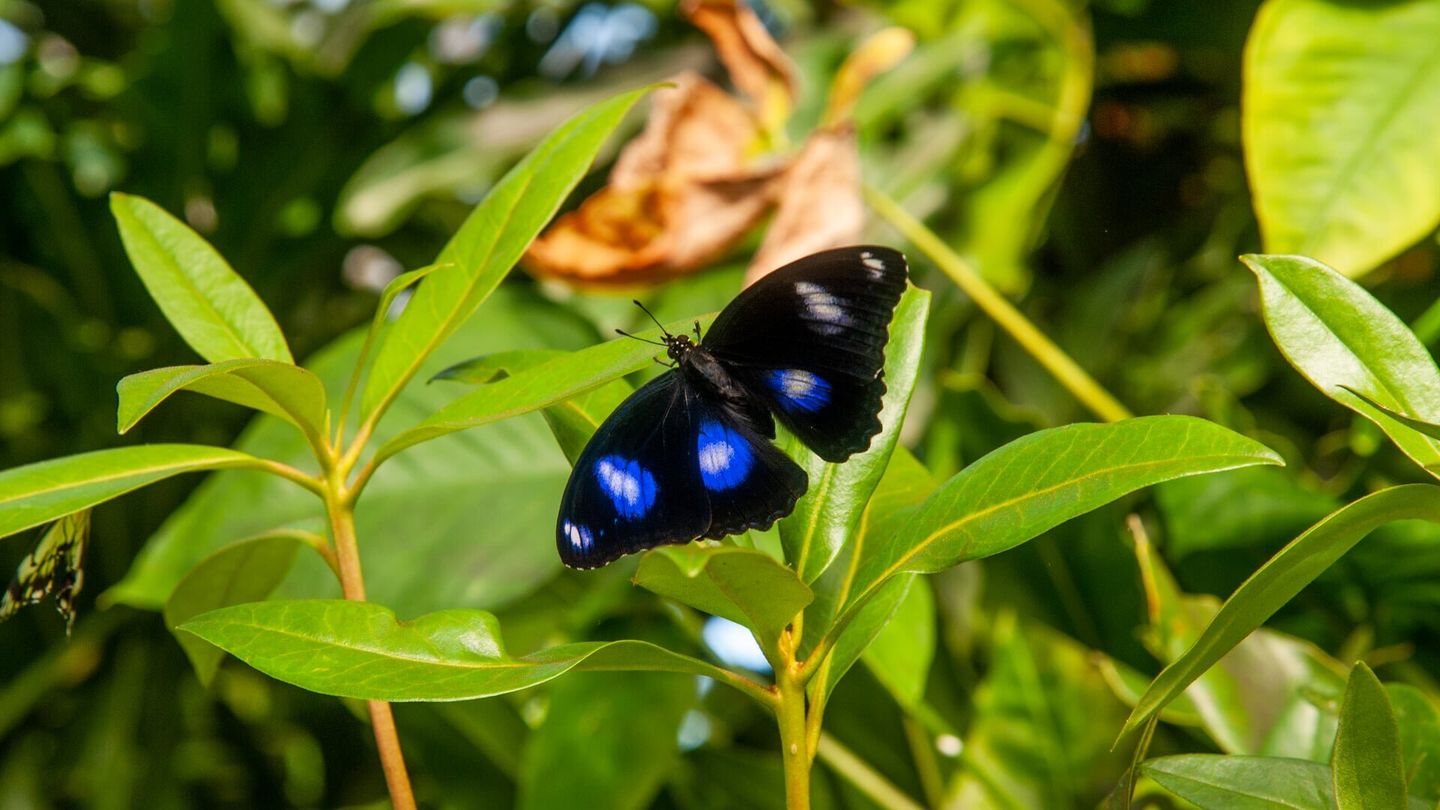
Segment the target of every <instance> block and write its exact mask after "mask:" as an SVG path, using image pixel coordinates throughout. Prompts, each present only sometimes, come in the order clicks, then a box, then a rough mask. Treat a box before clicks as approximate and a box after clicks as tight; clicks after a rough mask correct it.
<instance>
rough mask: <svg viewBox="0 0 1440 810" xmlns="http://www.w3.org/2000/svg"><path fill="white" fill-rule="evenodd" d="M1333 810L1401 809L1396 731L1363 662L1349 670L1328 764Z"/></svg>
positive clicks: (1401, 770) (1402, 791) (1402, 786)
mask: <svg viewBox="0 0 1440 810" xmlns="http://www.w3.org/2000/svg"><path fill="white" fill-rule="evenodd" d="M1330 770H1331V772H1332V773H1333V775H1334V779H1335V804H1336V806H1337V807H1338V808H1339V810H1404V808H1405V761H1404V758H1403V756H1402V754H1401V751H1400V728H1399V726H1397V725H1396V724H1395V712H1394V710H1393V709H1391V708H1390V698H1389V697H1387V696H1386V694H1385V687H1384V686H1382V685H1381V684H1380V679H1379V678H1377V677H1375V673H1374V672H1371V671H1370V667H1367V666H1365V663H1364V662H1363V661H1361V662H1359V663H1357V664H1355V668H1354V669H1353V670H1351V671H1350V683H1349V684H1348V685H1347V686H1346V687H1345V699H1344V700H1343V701H1341V703H1340V729H1339V730H1338V731H1337V732H1336V733H1335V754H1334V757H1333V758H1332V759H1331V760H1330Z"/></svg>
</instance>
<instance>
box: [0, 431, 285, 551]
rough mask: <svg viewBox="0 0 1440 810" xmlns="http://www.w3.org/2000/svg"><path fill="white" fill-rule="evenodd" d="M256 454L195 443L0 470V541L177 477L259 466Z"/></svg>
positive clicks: (85, 455) (113, 451) (124, 449)
mask: <svg viewBox="0 0 1440 810" xmlns="http://www.w3.org/2000/svg"><path fill="white" fill-rule="evenodd" d="M262 465H263V462H262V461H261V460H260V459H258V458H255V457H254V456H251V455H247V454H245V453H239V452H236V451H234V450H226V449H224V448H221V447H206V446H204V445H198V444H147V445H138V446H135V447H117V448H113V449H110V450H96V451H94V452H91V453H81V454H79V455H75V456H65V457H64V458H57V459H51V460H49V461H41V462H38V463H35V464H27V465H25V466H23V467H15V468H13V469H9V470H5V471H3V472H0V537H6V536H8V535H12V534H15V533H16V532H21V531H24V530H26V529H29V528H31V527H33V526H39V525H40V524H42V523H47V522H49V521H52V520H55V519H56V518H59V517H62V516H64V515H68V514H71V513H72V512H78V511H80V510H81V509H88V508H89V507H92V506H94V505H95V504H97V503H104V502H105V501H108V500H110V499H111V498H115V497H118V496H120V495H124V494H125V493H127V492H129V491H131V490H134V489H139V488H140V487H143V486H145V485H146V484H153V483H155V482H156V481H161V480H164V479H166V478H169V477H170V476H172V475H179V474H180V473H187V472H198V471H200V470H220V469H226V468H234V467H260V466H262Z"/></svg>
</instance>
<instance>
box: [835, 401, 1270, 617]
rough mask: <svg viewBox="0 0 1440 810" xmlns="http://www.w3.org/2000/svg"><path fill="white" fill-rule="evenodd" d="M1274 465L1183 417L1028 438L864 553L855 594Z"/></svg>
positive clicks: (970, 471)
mask: <svg viewBox="0 0 1440 810" xmlns="http://www.w3.org/2000/svg"><path fill="white" fill-rule="evenodd" d="M1278 463H1280V458H1279V457H1278V456H1277V455H1275V453H1273V452H1272V451H1270V450H1269V449H1267V448H1266V447H1265V446H1264V445H1261V444H1259V443H1258V442H1255V441H1253V440H1251V439H1247V438H1245V437H1244V436H1240V435H1239V434H1236V433H1233V432H1231V431H1229V430H1227V429H1225V428H1223V427H1220V426H1219V425H1216V424H1213V423H1210V422H1206V421H1204V420H1201V419H1195V418H1193V417H1188V416H1148V417H1140V418H1137V419H1127V420H1124V421H1121V422H1116V423H1112V424H1075V425H1067V426H1065V427H1061V428H1053V429H1051V430H1043V431H1040V432H1038V433H1033V434H1030V435H1029V436H1025V437H1023V438H1021V439H1019V440H1017V441H1014V442H1011V443H1010V444H1008V445H1005V446H1004V447H1002V448H1000V449H999V450H996V451H995V452H993V453H990V454H989V455H987V456H985V457H984V458H981V459H980V460H979V461H976V462H975V463H974V464H972V465H970V466H969V467H967V468H965V469H964V470H962V471H961V472H960V473H958V474H957V475H955V476H954V477H953V478H951V479H950V480H949V481H947V482H945V484H943V485H942V486H941V487H940V489H939V490H938V491H936V492H935V494H933V495H931V496H930V498H929V499H928V500H927V501H926V502H925V503H924V504H923V505H922V506H921V507H920V509H919V510H918V511H917V512H916V513H915V514H914V515H913V516H912V517H911V518H910V519H909V520H907V521H906V522H905V525H904V526H903V527H902V528H901V530H900V531H899V532H898V533H897V535H896V536H895V537H894V538H893V539H890V540H888V541H882V542H881V543H878V544H874V545H872V546H871V547H870V548H868V549H867V551H866V555H865V558H864V559H862V560H861V562H860V566H859V570H858V572H857V574H856V585H855V588H854V593H855V594H856V596H855V598H856V599H861V598H864V596H865V595H866V594H868V593H870V592H872V591H874V590H875V589H876V588H878V587H879V586H880V585H881V584H883V583H884V582H885V580H886V579H888V578H889V577H891V576H893V575H895V574H897V573H899V572H902V571H914V572H934V571H940V570H943V569H945V568H948V567H950V566H952V565H955V564H957V563H961V562H964V561H966V560H974V559H979V558H981V557H988V556H990V555H992V554H998V553H999V552H1001V551H1005V550H1006V549H1009V548H1013V547H1014V546H1017V545H1019V544H1021V543H1024V542H1025V541H1027V540H1030V539H1031V538H1033V537H1035V536H1036V535H1038V534H1040V533H1041V532H1044V531H1045V530H1047V529H1050V528H1052V527H1054V526H1056V525H1058V524H1060V523H1063V522H1064V521H1066V520H1069V519H1070V518H1072V517H1075V516H1076V515H1080V514H1084V513H1085V512H1088V511H1090V510H1091V509H1094V508H1096V507H1099V506H1102V505H1104V504H1106V503H1109V502H1110V501H1113V500H1115V499H1116V498H1119V497H1120V496H1121V495H1124V494H1126V493H1129V492H1133V491H1134V490H1137V489H1140V488H1141V487H1145V486H1149V485H1151V484H1156V483H1159V482H1161V481H1167V480H1170V479H1173V478H1179V477H1181V476H1185V475H1197V474H1200V473H1206V472H1215V471H1218V470H1227V469H1234V468H1237V467H1246V466H1250V465H1254V464H1278Z"/></svg>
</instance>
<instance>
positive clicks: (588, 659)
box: [179, 599, 738, 702]
mask: <svg viewBox="0 0 1440 810" xmlns="http://www.w3.org/2000/svg"><path fill="white" fill-rule="evenodd" d="M179 629H180V630H181V631H183V632H186V633H192V634H194V635H195V636H197V637H199V638H201V639H204V640H205V641H207V642H209V643H211V644H214V645H215V646H217V647H219V648H221V649H223V650H225V651H226V652H228V653H230V654H231V655H233V656H235V657H236V658H239V659H240V660H242V661H244V662H245V663H247V664H249V665H250V666H252V667H254V668H256V669H258V670H260V671H261V672H264V673H265V674H267V675H269V676H271V677H272V678H275V679H277V680H280V681H284V682H285V683H289V684H293V685H295V686H298V687H300V688H301V689H308V690H310V691H312V692H319V693H320V694H324V695H334V696H337V697H348V698H357V699H360V700H385V701H391V702H403V701H412V700H471V699H473V698H482V697H493V696H495V695H502V694H505V693H507V692H514V691H516V690H519V689H526V688H528V687H531V686H535V685H537V684H541V683H544V682H546V681H548V680H551V679H552V678H555V677H558V676H560V675H563V674H565V673H566V672H569V671H570V670H572V669H581V670H598V671H627V670H643V671H656V672H679V673H686V674H691V675H706V676H709V677H713V678H717V679H718V680H721V681H724V682H727V683H728V682H731V681H732V680H733V679H734V678H736V677H738V676H735V675H732V674H731V673H728V672H726V671H724V670H722V669H720V668H719V667H716V666H713V665H711V664H707V663H705V662H704V661H700V660H697V659H695V658H691V657H689V656H686V655H681V654H680V653H676V652H671V651H670V650H666V649H664V648H663V647H657V646H655V645H654V644H650V643H648V642H644V641H611V642H599V641H590V642H579V643H575V644H564V645H561V646H559V647H552V648H550V649H548V650H541V651H539V652H536V653H532V654H530V655H525V656H520V657H512V656H510V655H508V654H507V653H506V652H505V649H504V645H503V644H502V642H501V639H500V628H499V624H498V622H497V621H496V620H495V617H494V616H493V615H491V614H489V613H486V612H484V611H480V610H442V611H438V612H435V613H428V614H426V615H424V616H421V617H420V618H418V619H414V620H412V621H403V622H402V621H399V620H397V619H396V618H395V614H394V613H392V612H391V611H390V609H389V608H386V607H383V606H381V605H377V604H374V603H373V602H351V601H346V600H328V599H313V600H297V601H280V600H276V601H269V602H252V603H250V604H245V605H233V606H231V607H225V608H220V609H219V610H213V611H210V612H209V613H204V614H202V615H200V616H197V617H195V618H193V619H191V620H190V621H188V622H186V623H184V624H182V625H180V627H179Z"/></svg>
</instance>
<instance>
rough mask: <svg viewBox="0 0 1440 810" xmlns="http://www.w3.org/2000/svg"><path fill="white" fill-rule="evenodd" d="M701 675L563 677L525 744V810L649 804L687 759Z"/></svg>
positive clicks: (634, 809)
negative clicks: (690, 713) (684, 727)
mask: <svg viewBox="0 0 1440 810" xmlns="http://www.w3.org/2000/svg"><path fill="white" fill-rule="evenodd" d="M696 691H697V690H696V683H695V680H694V679H693V678H675V677H672V676H669V675H661V674H656V673H648V672H643V673H642V672H625V673H618V672H586V673H576V674H572V675H570V676H568V677H566V678H563V679H561V680H559V681H557V682H556V684H555V686H554V688H552V689H551V690H550V695H549V706H548V708H547V709H546V710H545V722H543V723H541V725H540V727H539V728H537V729H535V732H534V733H533V734H532V735H531V736H530V740H529V743H528V745H527V746H526V749H525V757H524V760H523V767H522V770H521V773H520V779H519V782H520V785H519V790H520V800H519V802H518V803H517V804H518V807H520V808H522V810H549V808H555V809H556V810H568V808H573V807H575V806H576V802H577V799H578V797H581V796H583V797H584V805H585V807H586V808H594V810H610V809H612V808H613V810H638V808H642V807H648V806H649V805H650V802H651V801H652V800H653V799H654V798H655V794H656V793H657V792H658V791H659V790H660V787H661V785H662V783H663V780H664V779H665V777H666V776H667V775H668V773H669V772H670V770H671V769H672V768H673V767H674V766H675V764H676V762H677V761H678V759H679V756H680V752H679V750H678V748H677V747H676V745H675V737H676V733H677V732H678V730H679V727H680V721H681V719H682V718H683V717H684V715H685V712H686V711H687V710H689V709H690V707H691V706H693V705H694V704H695V701H696Z"/></svg>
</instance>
